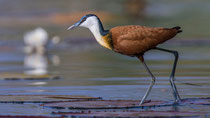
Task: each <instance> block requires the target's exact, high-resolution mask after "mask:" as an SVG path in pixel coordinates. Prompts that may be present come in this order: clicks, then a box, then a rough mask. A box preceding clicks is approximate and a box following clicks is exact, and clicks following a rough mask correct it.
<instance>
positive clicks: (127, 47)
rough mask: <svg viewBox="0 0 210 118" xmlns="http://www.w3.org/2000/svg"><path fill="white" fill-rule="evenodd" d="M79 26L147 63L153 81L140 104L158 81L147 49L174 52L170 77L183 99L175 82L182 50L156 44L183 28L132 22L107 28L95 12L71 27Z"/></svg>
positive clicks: (112, 48)
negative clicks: (146, 53) (146, 56)
mask: <svg viewBox="0 0 210 118" xmlns="http://www.w3.org/2000/svg"><path fill="white" fill-rule="evenodd" d="M77 26H81V27H86V28H88V29H89V30H90V31H91V32H92V33H93V35H94V37H95V38H96V40H97V41H98V43H99V44H100V45H102V46H103V47H105V48H108V49H110V50H113V51H115V52H117V53H121V54H124V55H128V56H132V57H137V58H138V59H139V60H140V61H141V62H142V63H143V65H144V67H145V68H146V70H147V72H148V73H149V74H150V76H151V77H152V82H151V84H150V86H149V88H148V89H147V91H146V93H145V95H144V97H143V98H142V100H141V102H140V105H141V104H143V103H144V101H145V99H146V98H147V96H148V95H149V93H150V91H151V89H152V86H153V85H154V83H155V77H154V75H153V74H152V72H151V71H150V69H149V68H148V66H147V65H146V63H145V61H144V57H143V56H144V53H145V52H147V51H149V50H150V49H156V50H160V51H164V52H168V53H172V54H174V56H175V60H174V64H173V69H172V72H171V76H170V79H169V80H170V84H171V87H172V89H173V95H174V98H175V102H178V101H180V100H181V98H180V96H179V94H178V91H177V89H176V85H175V83H174V80H175V79H174V75H175V70H176V65H177V61H178V52H177V51H172V50H167V49H163V48H158V47H156V46H157V45H158V44H160V43H163V42H165V41H167V40H169V39H171V38H173V37H174V36H175V35H176V34H177V33H180V32H182V30H180V27H174V28H152V27H144V26H138V25H128V26H118V27H114V28H112V29H110V30H104V28H103V25H102V23H101V21H100V19H99V18H98V17H97V16H96V15H94V14H88V15H85V16H83V17H82V18H81V20H80V21H79V22H77V23H75V24H74V25H72V26H70V27H69V28H68V29H73V28H75V27H77Z"/></svg>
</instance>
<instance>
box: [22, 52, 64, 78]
mask: <svg viewBox="0 0 210 118" xmlns="http://www.w3.org/2000/svg"><path fill="white" fill-rule="evenodd" d="M49 61H50V62H51V63H52V64H53V65H55V66H57V65H59V63H60V59H59V57H58V56H56V55H52V56H50V55H47V54H40V53H30V54H26V55H25V58H24V67H25V68H26V70H25V71H24V73H25V74H27V75H37V76H41V75H47V74H48V70H47V68H48V62H49Z"/></svg>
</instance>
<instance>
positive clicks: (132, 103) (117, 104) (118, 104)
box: [43, 100, 168, 109]
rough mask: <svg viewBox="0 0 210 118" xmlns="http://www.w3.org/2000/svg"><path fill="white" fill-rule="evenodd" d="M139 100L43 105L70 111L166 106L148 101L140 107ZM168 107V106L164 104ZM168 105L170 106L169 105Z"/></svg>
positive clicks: (162, 102)
mask: <svg viewBox="0 0 210 118" xmlns="http://www.w3.org/2000/svg"><path fill="white" fill-rule="evenodd" d="M139 102H140V101H139V100H95V101H94V100H92V101H72V102H57V103H49V104H43V106H47V107H52V108H70V109H124V108H138V107H147V106H159V105H162V104H164V103H165V102H164V101H150V100H148V101H146V102H145V104H143V105H142V106H139ZM164 105H166V104H164ZM167 105H168V104H167Z"/></svg>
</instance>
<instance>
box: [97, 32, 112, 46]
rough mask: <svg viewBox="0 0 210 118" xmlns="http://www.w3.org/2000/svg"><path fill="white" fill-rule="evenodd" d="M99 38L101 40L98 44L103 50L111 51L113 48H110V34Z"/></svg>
mask: <svg viewBox="0 0 210 118" xmlns="http://www.w3.org/2000/svg"><path fill="white" fill-rule="evenodd" d="M101 38H102V39H101V43H100V42H99V43H100V44H101V45H102V46H104V47H105V48H108V49H110V50H112V49H113V46H112V39H111V37H110V34H109V33H108V34H107V35H105V36H102V37H101Z"/></svg>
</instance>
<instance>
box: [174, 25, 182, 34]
mask: <svg viewBox="0 0 210 118" xmlns="http://www.w3.org/2000/svg"><path fill="white" fill-rule="evenodd" d="M172 29H176V30H177V33H181V32H182V30H181V27H179V26H176V27H173V28H172Z"/></svg>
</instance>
